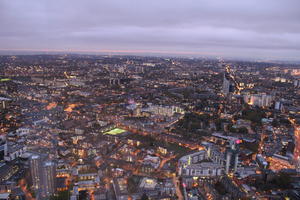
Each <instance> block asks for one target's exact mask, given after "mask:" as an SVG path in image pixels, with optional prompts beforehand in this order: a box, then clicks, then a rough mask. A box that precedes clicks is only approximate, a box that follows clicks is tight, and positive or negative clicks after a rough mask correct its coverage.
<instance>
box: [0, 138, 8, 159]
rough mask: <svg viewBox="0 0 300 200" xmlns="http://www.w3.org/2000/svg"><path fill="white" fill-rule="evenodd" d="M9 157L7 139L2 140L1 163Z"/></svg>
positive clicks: (0, 149)
mask: <svg viewBox="0 0 300 200" xmlns="http://www.w3.org/2000/svg"><path fill="white" fill-rule="evenodd" d="M6 155H7V142H6V140H5V138H0V162H2V161H4V158H5V156H6Z"/></svg>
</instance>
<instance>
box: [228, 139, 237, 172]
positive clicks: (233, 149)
mask: <svg viewBox="0 0 300 200" xmlns="http://www.w3.org/2000/svg"><path fill="white" fill-rule="evenodd" d="M239 143H240V140H231V141H229V145H228V147H227V149H226V164H225V172H226V174H228V173H229V172H230V171H233V172H236V171H237V167H238V163H239V147H238V144H239Z"/></svg>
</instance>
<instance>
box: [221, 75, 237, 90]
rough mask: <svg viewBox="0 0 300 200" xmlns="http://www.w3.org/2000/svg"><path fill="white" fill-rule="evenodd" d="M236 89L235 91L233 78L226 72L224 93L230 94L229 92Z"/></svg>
mask: <svg viewBox="0 0 300 200" xmlns="http://www.w3.org/2000/svg"><path fill="white" fill-rule="evenodd" d="M234 91H235V85H234V82H233V81H232V80H231V78H230V75H229V73H228V72H224V76H223V86H222V93H223V94H224V95H228V94H229V93H234Z"/></svg>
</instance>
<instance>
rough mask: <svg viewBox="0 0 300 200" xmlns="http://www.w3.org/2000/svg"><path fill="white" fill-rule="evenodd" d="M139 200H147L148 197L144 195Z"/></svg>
mask: <svg viewBox="0 0 300 200" xmlns="http://www.w3.org/2000/svg"><path fill="white" fill-rule="evenodd" d="M141 200H149V198H148V196H147V195H146V194H145V193H144V194H143V195H142V197H141Z"/></svg>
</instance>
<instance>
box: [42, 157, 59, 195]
mask: <svg viewBox="0 0 300 200" xmlns="http://www.w3.org/2000/svg"><path fill="white" fill-rule="evenodd" d="M42 171H43V196H47V197H48V196H50V195H52V194H54V193H55V191H56V165H55V163H54V162H52V161H46V162H44V163H43V170H42Z"/></svg>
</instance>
